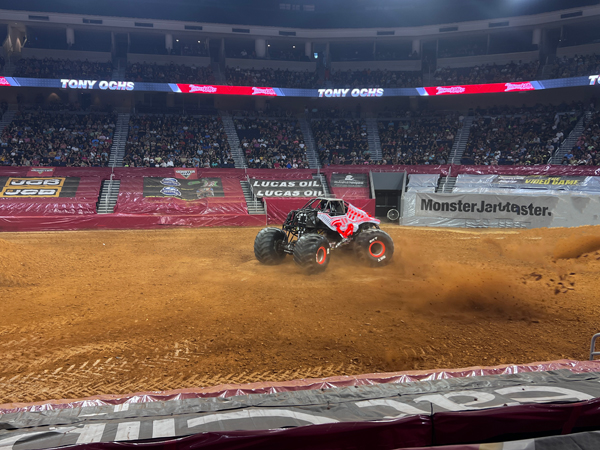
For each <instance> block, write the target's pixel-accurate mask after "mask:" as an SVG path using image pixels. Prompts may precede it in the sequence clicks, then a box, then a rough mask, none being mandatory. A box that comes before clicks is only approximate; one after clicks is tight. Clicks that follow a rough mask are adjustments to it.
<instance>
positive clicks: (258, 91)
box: [252, 87, 277, 96]
mask: <svg viewBox="0 0 600 450" xmlns="http://www.w3.org/2000/svg"><path fill="white" fill-rule="evenodd" d="M252 95H272V96H274V95H277V94H276V93H275V91H274V90H273V88H270V87H267V88H261V87H253V88H252Z"/></svg>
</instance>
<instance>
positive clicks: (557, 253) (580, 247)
mask: <svg viewBox="0 0 600 450" xmlns="http://www.w3.org/2000/svg"><path fill="white" fill-rule="evenodd" d="M596 250H600V236H589V235H588V236H586V235H584V236H572V237H569V238H566V239H561V240H560V241H558V242H557V244H556V248H555V249H554V258H555V259H573V258H579V257H580V256H581V255H584V254H586V253H591V252H595V251H596Z"/></svg>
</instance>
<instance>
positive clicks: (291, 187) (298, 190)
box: [250, 178, 325, 197]
mask: <svg viewBox="0 0 600 450" xmlns="http://www.w3.org/2000/svg"><path fill="white" fill-rule="evenodd" d="M250 186H251V187H252V192H253V193H254V195H255V196H256V197H321V196H323V195H324V194H325V192H324V191H323V185H322V184H321V182H320V181H319V180H312V179H307V180H257V179H256V178H251V179H250Z"/></svg>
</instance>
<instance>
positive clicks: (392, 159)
mask: <svg viewBox="0 0 600 450" xmlns="http://www.w3.org/2000/svg"><path fill="white" fill-rule="evenodd" d="M460 127H461V123H460V122H459V120H458V116H457V115H449V116H445V117H422V118H413V119H405V120H388V121H380V122H379V139H380V141H381V150H382V153H383V161H382V164H407V165H414V164H447V162H448V158H449V156H450V151H451V149H452V144H453V143H454V137H455V136H456V133H457V131H458V129H459V128H460Z"/></svg>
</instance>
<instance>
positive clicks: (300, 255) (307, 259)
mask: <svg viewBox="0 0 600 450" xmlns="http://www.w3.org/2000/svg"><path fill="white" fill-rule="evenodd" d="M329 259H330V253H329V241H328V240H327V238H326V237H325V236H321V235H320V234H305V235H304V236H302V237H301V238H300V239H298V241H297V242H296V245H295V246H294V262H295V263H296V264H298V265H299V266H300V267H301V268H302V269H303V270H304V271H305V272H307V273H319V272H323V271H324V270H325V269H326V268H327V266H328V265H329Z"/></svg>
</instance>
